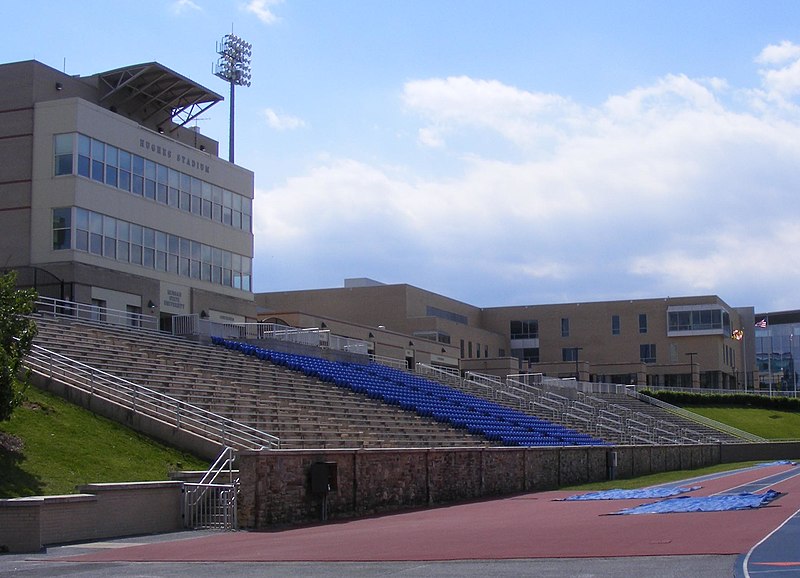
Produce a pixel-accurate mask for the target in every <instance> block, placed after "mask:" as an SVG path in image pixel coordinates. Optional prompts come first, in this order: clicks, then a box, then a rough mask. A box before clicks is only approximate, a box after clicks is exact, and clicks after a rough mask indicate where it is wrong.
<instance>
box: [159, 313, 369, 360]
mask: <svg viewBox="0 0 800 578" xmlns="http://www.w3.org/2000/svg"><path fill="white" fill-rule="evenodd" d="M172 334H173V335H175V336H201V337H212V336H213V337H222V338H224V339H239V340H245V339H247V340H258V339H276V340H279V341H286V342H289V343H298V344H301V345H309V346H312V347H321V348H325V349H333V350H335V351H345V352H348V353H355V354H358V355H367V354H368V352H369V343H368V342H366V341H362V340H360V339H352V338H350V337H342V336H341V335H334V334H332V333H331V332H330V330H328V329H319V328H316V327H311V328H299V327H289V326H288V325H281V324H279V323H221V322H219V321H211V320H210V319H204V318H202V317H200V316H199V315H197V314H195V313H193V314H190V315H175V316H174V317H173V318H172Z"/></svg>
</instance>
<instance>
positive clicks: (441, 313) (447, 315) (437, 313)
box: [223, 215, 469, 325]
mask: <svg viewBox="0 0 800 578" xmlns="http://www.w3.org/2000/svg"><path fill="white" fill-rule="evenodd" d="M224 218H226V217H225V216H224V215H223V219H224ZM425 312H426V315H427V316H428V317H438V318H439V319H446V320H447V321H452V322H453V323H460V324H461V325H467V324H468V321H469V320H468V319H467V316H466V315H461V314H459V313H454V312H452V311H445V310H444V309H439V308H438V307H432V306H430V305H428V306H427V307H426V308H425Z"/></svg>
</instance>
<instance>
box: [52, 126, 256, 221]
mask: <svg viewBox="0 0 800 578" xmlns="http://www.w3.org/2000/svg"><path fill="white" fill-rule="evenodd" d="M76 136H77V141H78V147H77V164H75V165H74V166H73V159H74V158H75V150H74V143H75V138H76ZM53 152H54V157H55V165H54V174H55V175H56V176H62V175H73V174H77V175H79V176H82V177H86V178H87V179H92V180H94V181H97V182H99V183H103V184H106V185H108V186H110V187H114V188H116V189H121V190H123V191H127V192H129V193H132V194H135V195H139V196H143V197H145V198H147V199H149V200H151V201H154V202H157V203H160V204H163V205H169V206H171V207H174V208H178V209H180V210H182V211H186V212H191V213H194V214H195V215H197V216H202V217H205V218H207V219H212V220H214V221H217V222H220V223H222V224H223V225H225V226H228V227H234V228H236V229H241V230H243V231H250V230H251V227H252V215H253V201H252V199H250V198H248V197H245V196H243V195H239V194H237V193H234V192H232V191H228V190H226V189H223V188H221V187H218V186H216V185H212V184H211V183H207V182H205V181H202V180H200V179H197V178H195V177H192V176H190V175H187V174H184V173H181V172H180V171H176V170H174V169H171V168H169V167H167V166H166V165H162V164H159V163H156V162H154V161H151V160H148V159H145V158H144V157H140V156H139V155H135V154H133V153H131V152H128V151H125V150H122V149H118V148H117V147H113V146H111V145H109V144H106V143H104V142H103V141H100V140H97V139H93V138H91V137H88V136H86V135H83V134H76V133H67V134H58V135H55V137H54V142H53ZM201 198H202V201H201ZM205 203H207V206H206V205H205Z"/></svg>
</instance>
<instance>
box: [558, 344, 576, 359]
mask: <svg viewBox="0 0 800 578" xmlns="http://www.w3.org/2000/svg"><path fill="white" fill-rule="evenodd" d="M579 351H580V347H562V348H561V361H578V352H579Z"/></svg>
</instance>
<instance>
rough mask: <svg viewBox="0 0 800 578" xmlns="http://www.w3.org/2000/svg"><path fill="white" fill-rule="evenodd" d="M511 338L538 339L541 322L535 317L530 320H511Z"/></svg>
mask: <svg viewBox="0 0 800 578" xmlns="http://www.w3.org/2000/svg"><path fill="white" fill-rule="evenodd" d="M510 333H511V339H538V338H539V322H538V321H537V320H535V319H531V320H528V321H511V322H510Z"/></svg>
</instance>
